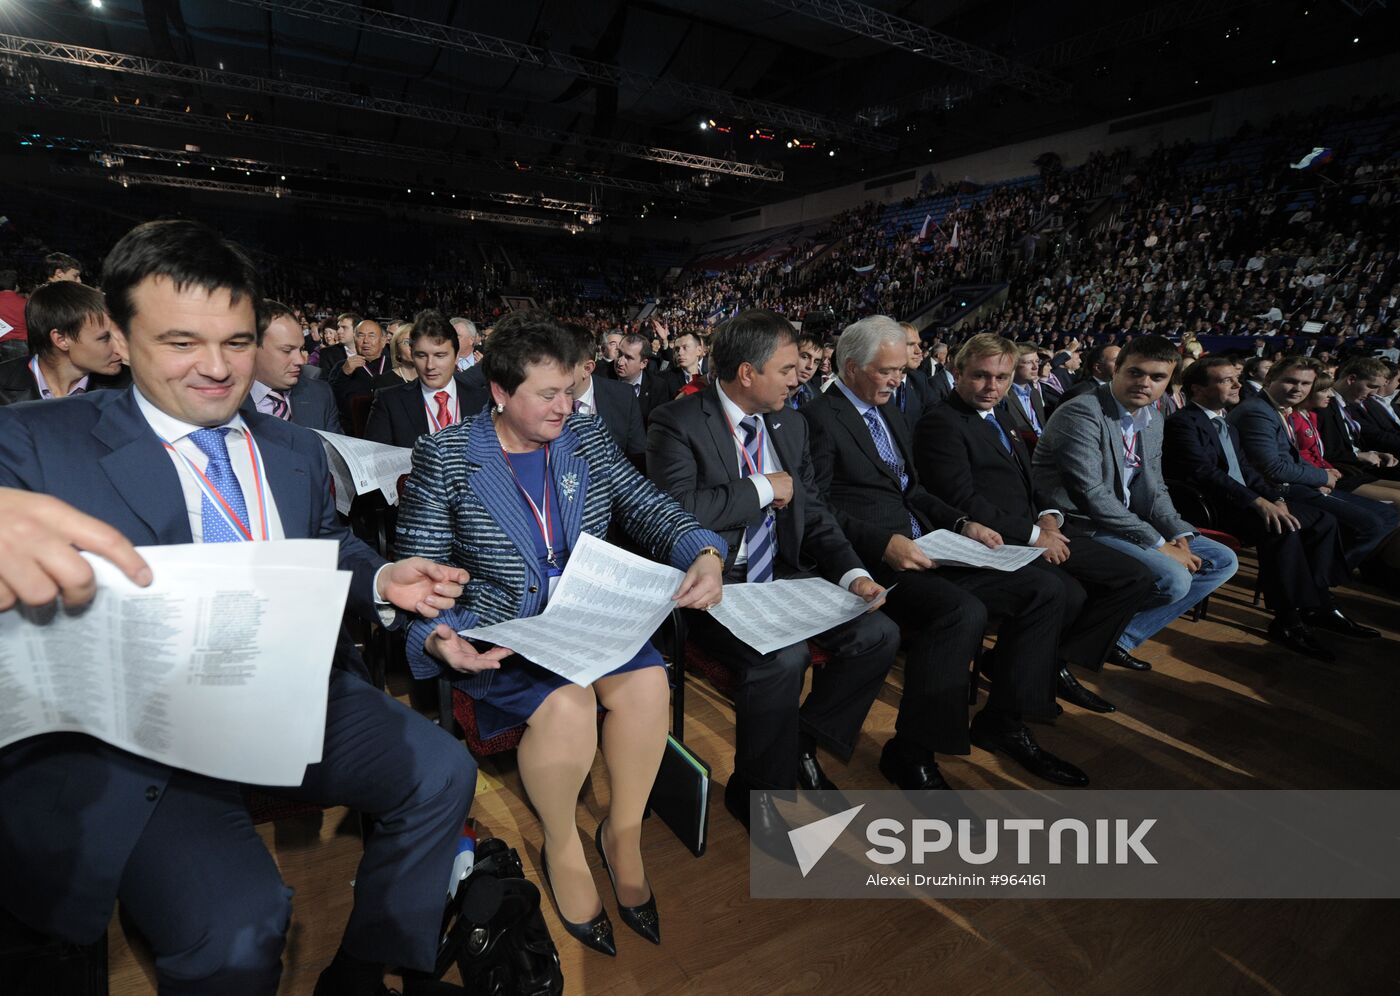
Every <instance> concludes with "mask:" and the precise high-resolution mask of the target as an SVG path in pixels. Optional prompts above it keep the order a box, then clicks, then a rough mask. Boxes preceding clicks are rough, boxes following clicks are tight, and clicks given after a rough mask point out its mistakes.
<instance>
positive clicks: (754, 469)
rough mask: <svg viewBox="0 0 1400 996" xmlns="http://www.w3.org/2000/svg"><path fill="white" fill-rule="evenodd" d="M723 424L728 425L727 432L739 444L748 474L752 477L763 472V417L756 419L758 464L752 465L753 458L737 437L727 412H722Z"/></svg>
mask: <svg viewBox="0 0 1400 996" xmlns="http://www.w3.org/2000/svg"><path fill="white" fill-rule="evenodd" d="M723 414H724V424H725V425H727V426H729V434H730V435H731V436H733V437H734V439H735V441H736V442H737V443H738V444H739V453H740V455H741V456H743V458H744V464H745V465H746V466H747V467H748V468H749V476H750V477H754V476H756V475H759V474H762V473H763V465H764V463H765V462H766V461H765V460H764V447H763V419H761V418H760V419H759V420H758V435H757V437H756V438H757V439H758V466H754V462H753V458H752V457H751V456H749V448H748V447H747V446H745V445H744V441H743V440H742V439H740V438H739V434H738V433H737V432H735V431H734V426H733V425H732V424H731V423H730V421H729V413H728V412H724V413H723Z"/></svg>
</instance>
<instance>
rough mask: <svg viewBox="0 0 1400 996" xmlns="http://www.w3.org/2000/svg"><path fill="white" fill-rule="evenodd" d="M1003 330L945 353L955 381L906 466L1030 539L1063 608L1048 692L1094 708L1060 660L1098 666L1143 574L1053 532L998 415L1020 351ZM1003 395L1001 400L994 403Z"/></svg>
mask: <svg viewBox="0 0 1400 996" xmlns="http://www.w3.org/2000/svg"><path fill="white" fill-rule="evenodd" d="M1027 355H1030V356H1031V357H1032V358H1033V359H1036V360H1038V359H1039V357H1036V356H1035V354H1034V352H1032V353H1030V354H1027V353H1025V352H1023V351H1020V350H1019V349H1018V348H1017V347H1016V345H1015V344H1014V343H1012V342H1011V341H1010V340H1009V339H1003V338H1001V337H1000V336H995V335H987V334H983V335H976V336H973V337H972V338H971V339H969V340H968V341H967V342H966V343H965V344H964V345H963V347H962V348H961V349H960V350H958V354H957V357H956V358H955V359H954V368H955V369H956V370H957V382H956V384H955V385H954V387H953V393H952V394H950V395H948V400H947V401H945V402H944V403H943V404H941V405H939V406H938V407H936V408H934V409H932V410H931V411H929V412H928V413H927V414H925V415H924V417H923V418H922V419H921V420H920V421H919V425H918V428H917V429H916V431H915V433H914V466H915V468H916V469H917V470H918V472H919V478H920V480H921V481H922V482H923V484H924V487H926V488H927V489H928V490H929V491H930V492H931V493H932V494H934V495H936V496H937V497H939V498H941V499H942V500H943V501H945V502H947V503H948V504H949V505H950V506H952V507H953V508H955V509H957V510H958V511H959V512H960V513H961V514H962V515H965V516H967V517H968V518H970V519H973V520H976V521H977V522H981V523H984V524H986V525H987V526H988V527H989V528H991V529H995V530H996V531H997V533H998V534H999V535H1000V536H1001V537H1002V539H1003V540H1005V541H1006V542H1008V543H1017V544H1021V545H1029V546H1038V547H1040V548H1042V549H1043V550H1045V555H1044V556H1043V557H1042V558H1041V559H1040V560H1037V561H1035V562H1034V563H1033V564H1032V565H1031V566H1032V567H1033V568H1036V569H1038V570H1040V571H1042V572H1043V575H1044V576H1043V577H1042V583H1045V584H1052V585H1057V586H1059V587H1060V588H1062V589H1063V594H1064V599H1063V601H1064V606H1065V618H1064V624H1063V626H1062V627H1061V630H1060V646H1059V652H1058V654H1057V656H1056V660H1057V661H1058V663H1059V672H1058V675H1057V677H1056V684H1055V693H1056V695H1058V696H1059V697H1060V698H1062V699H1064V700H1065V701H1066V702H1073V703H1074V704H1075V705H1078V706H1082V707H1083V708H1085V709H1091V710H1093V711H1094V712H1112V711H1113V706H1112V705H1111V704H1109V703H1108V702H1107V701H1105V700H1104V699H1102V698H1100V697H1099V696H1097V695H1095V694H1094V693H1093V692H1091V691H1089V690H1088V689H1087V688H1085V687H1084V686H1083V685H1081V684H1080V683H1079V681H1078V680H1077V679H1076V678H1075V677H1074V674H1073V672H1071V671H1070V669H1069V665H1070V664H1077V665H1079V666H1080V667H1085V668H1088V669H1089V670H1091V671H1098V670H1100V669H1102V667H1103V663H1104V660H1105V659H1106V658H1107V657H1108V655H1109V653H1110V652H1111V651H1112V650H1113V648H1114V647H1115V646H1116V642H1117V640H1118V637H1119V636H1120V635H1121V634H1122V632H1123V627H1124V626H1126V625H1127V623H1128V620H1129V619H1131V618H1132V616H1133V613H1135V612H1136V611H1137V609H1138V607H1139V606H1140V605H1141V604H1142V603H1143V602H1144V601H1145V600H1146V599H1147V597H1148V593H1149V592H1150V591H1151V588H1152V579H1153V575H1152V574H1151V572H1150V571H1148V570H1147V569H1146V568H1145V567H1143V566H1142V565H1141V564H1139V563H1138V562H1137V561H1136V560H1135V559H1134V558H1132V557H1130V556H1128V555H1126V554H1123V553H1120V552H1118V551H1117V550H1112V549H1110V548H1108V547H1106V546H1104V545H1102V544H1100V543H1096V542H1094V540H1093V539H1091V538H1090V537H1088V536H1076V537H1075V538H1074V540H1073V542H1070V541H1069V540H1068V539H1067V538H1066V537H1065V535H1064V533H1063V532H1061V527H1062V526H1063V524H1064V515H1063V514H1062V513H1061V512H1060V511H1059V510H1057V509H1055V508H1053V507H1051V506H1050V505H1049V504H1047V503H1045V502H1043V501H1041V500H1039V498H1038V496H1037V495H1036V494H1035V492H1034V491H1033V489H1032V487H1031V455H1030V451H1029V450H1028V449H1027V448H1026V446H1025V444H1024V443H1023V442H1022V441H1021V439H1020V438H1019V437H1018V436H1017V434H1016V430H1015V428H1014V427H1013V426H1012V424H1011V419H1010V417H1009V416H1008V414H1007V413H1008V411H1009V410H1014V409H1015V408H1016V402H1014V401H1012V400H1010V398H1009V397H1008V395H1007V390H1008V388H1011V389H1012V390H1014V388H1015V385H1014V382H1013V380H1012V378H1013V376H1014V373H1013V371H1016V370H1019V369H1020V367H1021V366H1022V365H1023V363H1024V361H1025V359H1026V356H1027ZM1003 399H1006V400H1007V403H1006V404H1002V401H1003Z"/></svg>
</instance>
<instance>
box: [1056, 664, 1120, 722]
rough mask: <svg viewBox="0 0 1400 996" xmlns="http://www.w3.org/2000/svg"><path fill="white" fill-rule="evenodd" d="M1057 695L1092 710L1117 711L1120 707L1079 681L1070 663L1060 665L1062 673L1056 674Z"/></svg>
mask: <svg viewBox="0 0 1400 996" xmlns="http://www.w3.org/2000/svg"><path fill="white" fill-rule="evenodd" d="M1055 697H1056V698H1060V699H1064V700H1065V701H1066V702H1072V703H1074V704H1075V705H1077V706H1079V707H1080V708H1081V709H1088V710H1089V711H1090V712H1116V711H1117V710H1118V707H1117V706H1115V705H1114V704H1113V703H1112V702H1110V701H1108V699H1105V698H1102V697H1100V696H1098V695H1095V694H1094V693H1093V692H1091V691H1089V689H1087V688H1085V687H1084V686H1083V685H1081V684H1080V683H1079V679H1078V678H1076V677H1075V676H1074V675H1073V674H1072V673H1071V672H1070V669H1069V667H1068V665H1061V666H1060V673H1059V674H1057V675H1056V676H1055Z"/></svg>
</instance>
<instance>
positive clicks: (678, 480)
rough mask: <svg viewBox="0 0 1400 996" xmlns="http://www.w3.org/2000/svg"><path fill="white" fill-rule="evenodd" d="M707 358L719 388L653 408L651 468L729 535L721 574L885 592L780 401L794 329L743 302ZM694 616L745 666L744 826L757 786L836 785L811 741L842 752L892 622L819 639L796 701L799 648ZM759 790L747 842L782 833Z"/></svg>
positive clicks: (855, 625) (885, 661) (738, 759)
mask: <svg viewBox="0 0 1400 996" xmlns="http://www.w3.org/2000/svg"><path fill="white" fill-rule="evenodd" d="M711 359H712V362H713V363H714V370H715V374H716V377H717V379H718V383H717V384H716V385H715V386H712V387H708V388H706V389H705V390H704V391H701V392H700V393H698V394H695V395H691V396H689V397H685V398H681V399H679V400H678V401H676V402H675V403H674V404H669V405H665V406H664V407H661V408H659V409H657V411H656V412H655V414H654V415H653V418H652V423H651V427H650V430H649V432H648V437H647V473H648V476H650V477H651V479H652V480H653V481H655V482H656V484H657V485H658V486H659V487H661V488H664V489H665V490H667V491H669V492H670V493H671V494H672V495H673V496H675V498H676V499H677V500H678V501H679V502H680V503H681V505H682V506H684V507H685V509H686V511H688V512H690V513H691V514H692V515H694V516H695V517H696V519H698V520H699V522H700V524H701V525H702V526H704V527H705V528H707V529H712V530H714V531H715V532H717V533H719V534H720V535H721V536H722V537H724V539H725V540H726V541H727V542H728V544H729V551H730V556H729V560H728V561H727V562H726V564H725V571H726V581H727V582H729V583H735V582H745V581H746V582H748V583H750V584H760V583H765V582H768V581H773V580H775V579H782V578H800V577H812V576H814V575H819V576H821V577H824V578H826V579H827V580H828V581H831V582H833V583H835V584H839V585H841V586H842V587H844V588H847V589H848V590H850V591H851V592H852V593H854V594H856V595H860V596H861V597H862V598H864V599H865V600H866V601H874V600H875V599H877V598H879V597H880V596H881V595H882V594H883V592H884V589H883V588H882V587H881V586H880V585H879V584H877V583H876V582H875V581H874V580H873V579H872V578H871V577H870V573H869V572H868V571H867V570H865V568H864V567H863V566H862V565H861V562H860V559H859V558H858V557H857V556H856V554H855V551H853V550H852V549H851V546H850V544H849V543H848V542H847V541H846V537H845V536H843V535H842V533H841V529H840V527H839V526H837V524H836V520H835V519H834V518H833V517H832V515H831V512H830V510H828V508H827V507H826V504H825V502H824V501H823V500H822V497H821V494H820V493H819V492H818V491H817V488H816V484H815V480H814V478H813V473H812V462H811V457H810V455H809V452H808V448H807V425H806V422H805V421H804V420H803V418H802V416H801V415H798V414H796V413H794V412H791V411H788V410H786V408H785V403H786V401H787V398H788V394H789V392H790V391H791V389H792V388H793V386H794V385H795V384H796V381H797V345H796V343H795V341H794V338H793V331H792V326H791V325H790V324H789V323H788V321H787V319H785V318H783V317H782V316H781V315H778V314H775V313H774V312H771V311H762V310H757V309H754V310H749V311H742V312H740V313H739V314H737V315H735V316H734V317H733V318H730V319H728V320H727V321H726V322H724V324H722V325H721V326H720V327H719V329H718V330H717V331H716V332H715V337H714V343H713V346H712V349H711ZM689 615H690V616H691V619H690V620H689V622H690V632H691V635H692V636H693V637H694V638H695V639H696V640H698V641H699V642H700V643H701V644H702V645H703V646H704V647H705V648H706V649H707V650H708V651H709V652H710V653H712V654H714V655H715V656H716V657H718V658H719V659H720V660H723V661H726V662H727V663H729V664H730V665H731V666H732V667H733V668H734V669H735V670H736V671H738V673H739V679H740V685H739V690H738V692H737V693H736V694H735V702H734V708H735V717H736V730H735V740H736V748H735V758H734V777H733V778H732V779H731V780H730V782H729V784H728V786H726V789H725V794H724V799H725V805H726V806H727V807H728V808H729V810H730V812H731V813H733V814H734V816H735V817H736V818H737V819H739V820H740V821H741V822H742V823H743V824H744V825H745V827H746V828H747V827H749V792H750V791H751V790H763V789H770V790H790V789H792V788H795V787H798V786H800V787H802V788H806V789H831V788H834V787H835V786H834V785H832V784H831V782H830V781H828V780H827V778H826V776H825V774H824V773H823V772H822V769H821V766H820V765H819V764H818V763H817V755H816V748H817V745H818V744H820V745H821V746H822V747H824V748H826V749H827V750H829V751H832V752H833V753H834V754H836V755H837V756H838V757H840V758H841V759H842V760H848V759H849V758H850V756H851V752H852V750H853V749H854V747H855V741H856V738H857V736H858V735H859V733H860V727H861V723H862V722H863V721H864V720H865V715H866V713H867V712H868V711H869V710H870V706H871V703H873V702H874V701H875V696H876V695H878V694H879V691H880V688H881V687H882V686H883V684H884V680H885V674H886V672H888V671H889V669H890V666H891V665H892V664H893V663H894V655H895V651H896V650H898V649H899V630H898V629H897V628H896V627H895V625H894V623H892V622H890V620H889V619H887V618H886V617H885V616H884V615H882V614H880V613H878V612H876V613H867V614H866V615H863V616H858V617H857V618H856V619H855V620H853V621H851V622H848V623H845V624H843V625H841V626H837V627H836V628H834V629H831V630H829V631H827V632H825V633H823V634H821V635H820V636H817V637H815V638H814V639H815V640H816V642H817V643H818V644H819V645H821V646H822V647H823V648H825V649H826V650H827V651H828V652H830V654H831V656H832V659H831V661H830V662H828V664H827V665H826V666H825V667H823V668H820V669H819V670H816V671H815V672H814V673H813V675H812V691H811V693H810V694H809V695H808V696H807V699H806V701H805V702H802V703H801V708H799V700H800V699H801V695H802V682H803V676H804V674H805V672H806V670H807V662H808V656H807V648H806V646H805V645H801V644H798V645H794V646H790V647H784V648H783V649H781V650H777V651H773V652H772V653H766V654H761V653H759V652H757V651H756V650H754V649H753V648H751V647H749V646H748V645H747V644H744V643H741V642H740V641H739V640H738V639H736V638H735V637H734V636H733V634H731V633H730V632H729V631H728V630H727V629H725V628H724V627H723V626H722V625H720V624H719V623H718V622H716V621H715V620H714V618H713V617H712V616H710V615H708V614H706V613H689ZM919 787H922V788H934V787H938V786H936V785H933V784H928V785H922V786H919ZM760 799H762V800H765V801H763V802H761V803H760V804H759V805H760V808H759V819H760V821H761V822H762V824H763V825H762V826H761V827H757V828H753V832H754V835H755V839H757V840H760V841H765V840H771V839H773V838H774V837H775V836H778V837H785V834H786V828H785V826H784V824H783V822H782V817H781V816H780V815H779V814H778V813H777V811H776V809H771V800H768V799H767V796H761V797H760Z"/></svg>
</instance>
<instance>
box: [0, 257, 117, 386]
mask: <svg viewBox="0 0 1400 996" xmlns="http://www.w3.org/2000/svg"><path fill="white" fill-rule="evenodd" d="M24 311H25V324H26V325H27V326H28V329H29V354H30V355H28V356H16V357H14V358H13V359H9V360H5V361H4V362H3V363H0V405H11V404H15V403H17V402H20V401H40V400H45V399H48V398H66V397H69V396H70V395H75V394H84V393H86V392H88V391H97V390H101V389H104V388H121V387H125V386H126V385H127V384H129V383H131V375H130V374H129V373H127V370H126V368H125V367H124V366H122V362H121V357H120V355H119V353H118V352H117V343H116V341H115V337H114V333H113V331H112V319H111V318H110V317H109V316H108V314H107V305H106V302H105V301H104V300H103V298H102V292H101V291H98V290H94V289H93V288H91V287H85V286H83V285H82V284H79V283H74V282H73V281H70V280H56V281H54V282H52V283H48V284H44V285H43V286H42V287H39V288H38V289H37V290H35V291H34V293H33V294H31V295H30V296H29V301H28V303H27V304H26V305H25V309H24Z"/></svg>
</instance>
